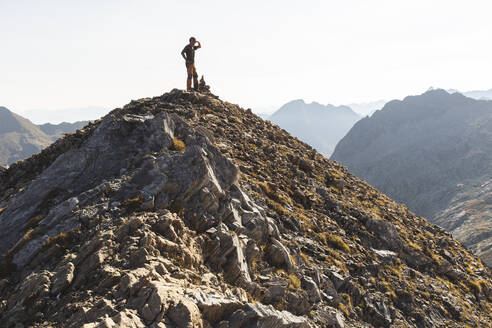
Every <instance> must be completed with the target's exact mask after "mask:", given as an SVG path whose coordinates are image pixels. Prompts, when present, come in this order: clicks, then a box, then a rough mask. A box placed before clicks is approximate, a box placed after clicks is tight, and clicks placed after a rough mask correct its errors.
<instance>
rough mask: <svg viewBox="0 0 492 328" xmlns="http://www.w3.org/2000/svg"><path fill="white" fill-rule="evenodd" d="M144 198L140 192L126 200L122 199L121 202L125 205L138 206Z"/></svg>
mask: <svg viewBox="0 0 492 328" xmlns="http://www.w3.org/2000/svg"><path fill="white" fill-rule="evenodd" d="M143 200H144V198H143V195H142V194H140V195H138V196H135V197H133V198H129V199H127V200H124V201H123V202H122V203H121V204H122V205H123V206H125V207H138V206H140V205H141V204H142V202H143Z"/></svg>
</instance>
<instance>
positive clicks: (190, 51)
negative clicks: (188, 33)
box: [181, 37, 202, 91]
mask: <svg viewBox="0 0 492 328" xmlns="http://www.w3.org/2000/svg"><path fill="white" fill-rule="evenodd" d="M195 44H198V45H195ZM201 47H202V45H201V44H200V42H199V41H197V40H196V39H195V38H194V37H191V38H190V43H188V44H187V45H186V47H184V49H183V51H181V56H183V58H184V59H185V61H186V70H187V72H188V79H187V80H186V90H188V91H190V90H191V78H193V88H194V89H195V90H197V89H198V74H197V73H196V67H195V50H197V49H200V48H201Z"/></svg>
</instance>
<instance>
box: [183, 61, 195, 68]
mask: <svg viewBox="0 0 492 328" xmlns="http://www.w3.org/2000/svg"><path fill="white" fill-rule="evenodd" d="M194 64H195V62H194V61H192V62H186V63H185V65H186V68H188V66H190V65H194Z"/></svg>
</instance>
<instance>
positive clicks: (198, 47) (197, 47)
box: [195, 41, 202, 49]
mask: <svg viewBox="0 0 492 328" xmlns="http://www.w3.org/2000/svg"><path fill="white" fill-rule="evenodd" d="M196 43H198V45H197V46H196V47H195V49H200V48H201V47H202V44H201V43H200V41H196Z"/></svg>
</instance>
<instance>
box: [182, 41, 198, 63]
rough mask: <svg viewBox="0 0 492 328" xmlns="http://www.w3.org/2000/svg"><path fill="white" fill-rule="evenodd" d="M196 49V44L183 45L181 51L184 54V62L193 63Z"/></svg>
mask: <svg viewBox="0 0 492 328" xmlns="http://www.w3.org/2000/svg"><path fill="white" fill-rule="evenodd" d="M196 49H198V46H193V47H192V46H191V45H189V44H187V45H186V47H184V49H183V52H184V53H185V54H186V63H187V64H194V63H195V50H196Z"/></svg>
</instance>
